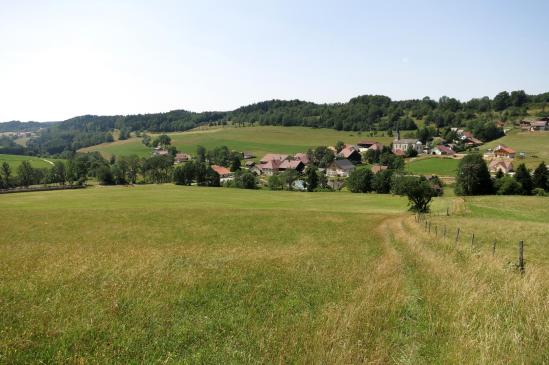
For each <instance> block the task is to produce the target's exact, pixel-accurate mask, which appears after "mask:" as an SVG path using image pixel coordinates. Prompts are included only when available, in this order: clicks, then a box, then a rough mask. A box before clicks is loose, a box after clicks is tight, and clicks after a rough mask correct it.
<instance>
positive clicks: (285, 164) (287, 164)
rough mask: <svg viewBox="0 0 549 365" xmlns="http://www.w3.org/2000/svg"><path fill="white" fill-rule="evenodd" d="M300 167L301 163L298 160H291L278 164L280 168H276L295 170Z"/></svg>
mask: <svg viewBox="0 0 549 365" xmlns="http://www.w3.org/2000/svg"><path fill="white" fill-rule="evenodd" d="M300 165H303V162H301V161H300V160H292V161H288V160H284V161H282V163H281V164H280V166H279V167H278V168H279V169H294V170H295V169H297V168H298V167H299V166H300Z"/></svg>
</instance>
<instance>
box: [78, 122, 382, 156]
mask: <svg viewBox="0 0 549 365" xmlns="http://www.w3.org/2000/svg"><path fill="white" fill-rule="evenodd" d="M168 135H169V136H170V137H171V138H172V144H173V145H174V146H176V147H177V149H178V150H180V151H183V152H187V153H191V154H195V153H196V147H197V146H198V145H201V146H204V147H206V148H207V149H208V150H209V149H213V148H215V147H219V146H227V147H228V148H229V149H231V150H235V151H241V152H243V151H246V152H252V153H253V154H255V155H256V156H257V157H258V158H260V157H262V156H263V155H265V154H267V153H287V154H293V153H297V152H306V151H307V149H308V148H310V147H316V146H333V145H335V143H336V142H337V141H343V142H345V143H357V142H358V141H360V140H364V139H367V140H370V139H373V140H376V141H379V142H381V143H385V144H389V143H390V142H391V141H392V138H391V137H387V136H386V135H385V136H383V137H382V136H381V135H379V136H376V137H370V136H369V135H368V134H367V133H362V134H360V133H359V132H345V131H336V130H333V129H315V128H307V127H277V126H260V127H226V128H212V129H205V130H193V131H189V132H179V133H168ZM81 151H82V152H91V151H99V152H101V153H102V154H103V155H104V156H106V157H110V156H111V155H113V154H114V155H117V156H123V155H131V154H136V155H138V156H148V155H150V153H151V150H150V149H149V148H147V147H146V146H144V145H143V144H142V143H141V138H131V139H129V140H125V141H116V142H113V143H104V144H101V145H97V146H92V147H88V148H84V149H82V150H81Z"/></svg>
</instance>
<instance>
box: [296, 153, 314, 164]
mask: <svg viewBox="0 0 549 365" xmlns="http://www.w3.org/2000/svg"><path fill="white" fill-rule="evenodd" d="M294 158H295V159H296V160H299V161H301V162H303V164H304V165H307V164H308V163H309V162H310V161H309V156H307V154H306V153H296V154H295V156H294Z"/></svg>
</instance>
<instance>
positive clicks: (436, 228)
mask: <svg viewBox="0 0 549 365" xmlns="http://www.w3.org/2000/svg"><path fill="white" fill-rule="evenodd" d="M435 237H438V226H435Z"/></svg>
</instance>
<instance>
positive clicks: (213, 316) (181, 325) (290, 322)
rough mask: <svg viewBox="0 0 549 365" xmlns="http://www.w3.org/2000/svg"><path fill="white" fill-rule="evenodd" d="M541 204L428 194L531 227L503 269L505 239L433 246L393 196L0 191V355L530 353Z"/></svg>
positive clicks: (444, 359) (474, 218)
mask: <svg viewBox="0 0 549 365" xmlns="http://www.w3.org/2000/svg"><path fill="white" fill-rule="evenodd" d="M546 200H547V199H545V198H536V197H512V198H509V199H506V198H502V197H486V198H467V201H466V204H465V205H464V204H463V203H460V201H459V200H455V199H438V200H437V201H436V202H435V206H434V208H435V213H437V212H442V211H446V207H447V206H449V205H451V206H454V209H452V211H453V212H456V213H459V214H457V215H452V216H450V217H442V216H437V217H433V221H436V222H437V223H436V224H439V225H442V224H446V225H448V226H449V225H451V224H460V225H461V227H462V229H463V230H464V232H466V233H467V232H470V231H469V229H470V228H469V225H475V224H478V225H479V226H482V227H491V228H490V229H493V230H495V229H498V230H500V231H501V232H500V233H498V234H501V236H502V241H503V238H505V239H506V240H508V241H509V242H512V241H514V240H515V239H516V238H517V237H518V233H517V232H520V230H518V229H517V228H519V227H520V228H521V229H522V230H526V231H527V232H532V233H531V234H532V236H531V237H529V238H524V239H527V240H528V241H527V242H528V249H529V251H527V252H528V253H527V259H530V255H532V256H533V255H534V253H535V252H538V253H540V255H539V259H537V260H531V261H529V267H528V271H527V274H526V275H525V277H524V278H520V277H519V276H518V275H515V274H513V273H511V272H507V271H506V270H504V269H503V263H504V262H505V260H506V259H507V257H508V256H509V255H511V254H512V253H513V250H512V244H511V243H509V248H508V249H507V248H506V246H505V244H504V243H503V242H502V243H501V253H500V251H498V256H497V257H496V258H492V257H491V256H490V255H481V256H476V255H472V254H471V253H470V252H469V250H468V249H467V247H466V245H464V244H463V243H462V244H461V245H460V246H459V248H458V250H455V249H454V248H453V246H452V245H451V244H446V243H445V242H444V241H439V242H436V244H433V243H434V242H433V239H432V236H426V235H425V234H424V233H423V231H422V229H421V227H420V226H419V225H418V224H416V223H414V222H413V219H410V218H409V216H408V215H407V214H403V213H404V212H405V208H406V204H405V203H406V202H405V200H404V199H402V198H399V197H393V196H388V195H373V194H368V195H358V194H356V195H355V194H347V193H289V192H270V191H244V190H232V189H212V188H210V189H208V188H196V187H177V186H173V185H162V186H139V187H134V188H129V187H112V188H110V187H109V188H100V187H98V188H93V189H87V190H81V191H64V192H42V193H26V194H13V195H4V196H0V204H1V205H2V207H3V209H1V210H0V222H1V223H0V224H1V225H2V228H3V229H2V232H3V234H2V235H1V236H0V294H1V295H0V312H2V313H3V315H2V316H0V328H1V329H2V330H1V331H2V336H0V359H2V360H3V361H6V362H8V363H13V362H31V363H32V362H39V361H44V362H81V361H82V362H83V361H89V362H118V363H128V362H144V363H151V362H166V363H178V362H191V363H192V362H194V363H202V362H205V363H230V362H237V363H256V362H259V363H265V362H268V363H273V362H283V363H289V362H290V363H291V362H294V363H319V362H324V363H359V362H377V363H392V362H395V363H479V362H484V363H521V362H537V363H542V362H543V361H548V360H549V354H548V352H549V351H548V348H549V343H548V340H547V339H548V338H549V322H548V319H547V318H549V308H548V304H547V303H549V301H548V300H547V299H548V298H549V297H548V295H547V294H548V287H549V286H548V285H547V282H549V281H548V280H547V279H548V278H549V275H548V272H549V270H548V267H547V266H548V265H547V264H548V263H549V257H547V254H546V251H547V249H546V247H545V245H544V244H545V242H543V240H542V239H541V238H543V237H542V236H540V234H541V232H542V231H543V227H545V228H547V219H546V217H547V216H548V213H549V211H548V209H549V208H548V206H549V205H548V204H546ZM524 204H527V205H528V207H529V209H528V210H526V209H523V208H521V206H524ZM490 207H493V208H490ZM498 216H499V217H502V216H503V217H505V220H504V221H502V222H499V221H494V222H497V223H494V224H493V225H491V226H489V224H490V222H492V221H493V219H494V217H498ZM530 221H532V222H530ZM21 222H25V223H24V224H22V223H21ZM500 223H504V224H500ZM8 227H9V228H8ZM471 229H472V228H471ZM486 232H488V229H487V230H486ZM536 232H537V233H536ZM545 232H546V231H545ZM466 233H464V235H466ZM487 234H488V233H487ZM535 237H538V238H535ZM464 240H465V238H464ZM536 250H537V251H536ZM544 252H545V254H544ZM544 255H545V256H544ZM517 341H519V342H520V346H519V345H518V344H517Z"/></svg>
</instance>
